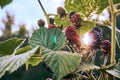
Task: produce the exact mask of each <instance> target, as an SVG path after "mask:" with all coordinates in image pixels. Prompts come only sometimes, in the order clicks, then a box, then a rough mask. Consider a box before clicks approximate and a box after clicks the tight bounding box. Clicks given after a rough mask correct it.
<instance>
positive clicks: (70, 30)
mask: <svg viewBox="0 0 120 80" xmlns="http://www.w3.org/2000/svg"><path fill="white" fill-rule="evenodd" d="M65 36H66V37H67V40H68V41H69V43H70V44H72V45H73V44H75V45H76V46H77V47H80V40H79V36H78V34H77V32H76V29H75V28H74V27H72V26H68V27H67V28H66V30H65Z"/></svg>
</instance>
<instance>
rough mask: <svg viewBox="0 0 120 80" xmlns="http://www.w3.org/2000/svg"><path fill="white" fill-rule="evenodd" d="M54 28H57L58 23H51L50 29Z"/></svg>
mask: <svg viewBox="0 0 120 80" xmlns="http://www.w3.org/2000/svg"><path fill="white" fill-rule="evenodd" d="M52 28H56V25H55V24H50V25H49V26H48V29H52Z"/></svg>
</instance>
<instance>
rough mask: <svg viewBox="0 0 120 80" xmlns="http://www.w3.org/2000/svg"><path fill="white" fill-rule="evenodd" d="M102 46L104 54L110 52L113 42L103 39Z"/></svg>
mask: <svg viewBox="0 0 120 80" xmlns="http://www.w3.org/2000/svg"><path fill="white" fill-rule="evenodd" d="M100 48H101V51H102V52H103V53H104V54H110V53H111V42H110V41H109V40H103V41H102V42H101V45H100Z"/></svg>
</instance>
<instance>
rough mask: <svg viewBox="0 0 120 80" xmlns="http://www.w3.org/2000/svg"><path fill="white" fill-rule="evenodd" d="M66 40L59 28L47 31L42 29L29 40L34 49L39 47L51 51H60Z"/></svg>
mask: <svg viewBox="0 0 120 80" xmlns="http://www.w3.org/2000/svg"><path fill="white" fill-rule="evenodd" d="M65 40H66V38H65V36H64V34H63V33H62V31H61V30H59V29H57V28H53V29H47V28H41V29H38V30H36V31H35V32H34V33H33V34H32V37H31V38H30V39H29V44H30V45H31V46H32V47H35V46H37V45H39V46H40V47H45V48H48V49H51V50H60V49H61V48H62V46H63V44H64V42H65Z"/></svg>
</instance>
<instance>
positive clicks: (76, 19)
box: [71, 14, 81, 28]
mask: <svg viewBox="0 0 120 80" xmlns="http://www.w3.org/2000/svg"><path fill="white" fill-rule="evenodd" d="M71 22H72V23H73V25H74V26H75V27H76V28H80V26H81V17H80V14H73V15H72V16H71Z"/></svg>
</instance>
